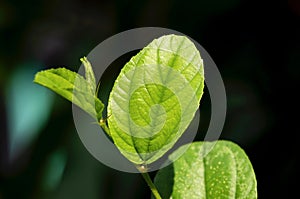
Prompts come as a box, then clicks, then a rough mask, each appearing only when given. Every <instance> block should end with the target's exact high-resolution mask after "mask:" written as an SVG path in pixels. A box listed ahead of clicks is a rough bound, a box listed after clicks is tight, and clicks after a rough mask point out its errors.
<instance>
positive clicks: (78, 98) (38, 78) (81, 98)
mask: <svg viewBox="0 0 300 199" xmlns="http://www.w3.org/2000/svg"><path fill="white" fill-rule="evenodd" d="M34 82H35V83H38V84H40V85H42V86H45V87H47V88H49V89H51V90H52V91H54V92H56V93H57V94H59V95H61V96H62V97H64V98H66V99H67V100H69V101H71V102H73V103H74V104H76V105H77V106H79V107H80V108H82V109H83V110H84V111H86V112H87V113H88V114H90V115H91V116H92V117H93V118H95V119H96V120H97V121H99V120H100V119H101V117H102V111H103V108H104V105H103V103H102V102H101V101H100V100H99V99H98V98H97V97H96V96H95V94H94V93H92V92H91V91H92V90H93V89H92V88H91V87H90V84H89V83H88V82H87V81H86V80H85V79H84V78H83V77H82V76H81V75H79V74H77V73H75V72H72V71H70V70H68V69H66V68H57V69H49V70H44V71H41V72H38V73H37V74H36V75H35V78H34ZM75 82H76V86H75Z"/></svg>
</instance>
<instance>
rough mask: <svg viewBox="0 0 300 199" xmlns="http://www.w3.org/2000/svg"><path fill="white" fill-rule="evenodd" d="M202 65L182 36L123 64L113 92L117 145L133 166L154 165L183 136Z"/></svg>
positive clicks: (198, 95)
mask: <svg viewBox="0 0 300 199" xmlns="http://www.w3.org/2000/svg"><path fill="white" fill-rule="evenodd" d="M203 87H204V72H203V63H202V59H201V57H200V54H199V51H198V50H197V48H196V47H195V45H194V44H193V43H192V42H191V41H190V40H189V39H188V38H187V37H184V36H176V35H166V36H162V37H160V38H158V39H155V40H154V41H152V42H151V43H150V44H149V45H147V46H146V47H145V48H144V49H142V50H141V51H140V52H139V53H138V54H137V55H136V56H134V57H132V58H131V60H130V61H129V62H128V63H127V64H126V65H125V66H124V68H123V69H122V71H121V73H120V74H119V76H118V78H117V80H116V81H115V84H114V87H113V89H112V91H111V93H110V97H109V103H108V115H109V116H110V117H109V118H108V125H109V128H110V132H111V136H112V138H113V140H114V143H115V144H116V146H117V147H118V148H119V150H120V151H121V153H122V154H123V155H124V156H125V157H127V158H128V159H129V160H130V161H132V162H133V163H135V164H150V163H152V162H154V161H156V160H157V159H158V158H160V157H161V156H162V155H163V154H164V153H166V151H168V150H169V149H170V148H171V147H172V146H173V145H174V144H175V142H176V141H177V140H178V139H179V138H180V136H181V135H182V134H183V132H184V131H185V129H186V128H187V127H188V125H189V123H190V122H191V120H192V119H193V117H194V114H195V112H196V110H197V109H198V106H199V102H200V99H201V96H202V94H203Z"/></svg>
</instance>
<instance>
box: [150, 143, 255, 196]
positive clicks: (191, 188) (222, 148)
mask: <svg viewBox="0 0 300 199" xmlns="http://www.w3.org/2000/svg"><path fill="white" fill-rule="evenodd" d="M214 144H215V145H214ZM185 147H187V146H183V147H181V148H179V149H178V150H176V151H175V152H174V153H173V154H171V155H170V157H169V159H170V160H172V161H173V160H174V158H176V157H177V156H178V154H177V153H181V152H182V150H184V149H186V148H185ZM207 152H208V154H207V155H204V154H206V153H207ZM154 184H155V185H156V186H157V188H158V191H159V192H160V193H161V194H162V198H171V197H172V198H173V199H175V198H190V199H193V198H197V199H202V198H203V199H218V198H220V199H222V198H224V199H225V198H226V199H242V198H243V199H255V198H257V190H256V179H255V174H254V171H253V168H252V165H251V162H250V160H249V159H248V157H247V155H246V154H245V152H244V151H243V150H242V149H241V148H240V147H239V146H238V145H236V144H234V143H232V142H229V141H217V142H194V143H192V144H191V145H190V147H189V148H188V149H187V150H186V151H185V153H184V154H183V155H182V156H181V157H180V158H178V159H177V160H175V162H173V163H172V164H171V165H169V166H167V167H165V168H163V169H161V170H160V171H159V172H158V173H157V175H156V177H155V179H154Z"/></svg>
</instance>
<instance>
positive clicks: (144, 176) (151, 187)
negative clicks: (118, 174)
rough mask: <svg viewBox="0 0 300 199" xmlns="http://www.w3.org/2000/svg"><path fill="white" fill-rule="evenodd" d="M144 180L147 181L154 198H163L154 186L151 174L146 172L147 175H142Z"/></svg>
mask: <svg viewBox="0 0 300 199" xmlns="http://www.w3.org/2000/svg"><path fill="white" fill-rule="evenodd" d="M141 174H142V176H143V178H144V179H145V181H146V182H147V184H148V186H149V187H150V189H151V191H152V193H153V195H154V197H155V198H156V199H161V196H160V195H159V193H158V190H157V189H156V187H155V185H154V184H153V182H152V180H151V178H150V176H149V174H148V173H147V172H146V173H141Z"/></svg>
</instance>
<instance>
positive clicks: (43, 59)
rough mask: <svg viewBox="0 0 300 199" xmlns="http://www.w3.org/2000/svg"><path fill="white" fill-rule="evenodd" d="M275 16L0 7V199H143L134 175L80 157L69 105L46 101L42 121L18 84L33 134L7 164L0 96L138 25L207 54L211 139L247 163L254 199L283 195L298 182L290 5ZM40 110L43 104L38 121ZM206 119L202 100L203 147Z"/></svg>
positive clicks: (209, 7) (225, 6)
mask: <svg viewBox="0 0 300 199" xmlns="http://www.w3.org/2000/svg"><path fill="white" fill-rule="evenodd" d="M283 8H286V7H285V6H282V5H276V3H274V2H272V3H269V2H263V1H258V0H254V1H250V0H244V1H241V0H230V1H222V0H213V1H209V0H205V1H203V0H189V1H179V0H166V1H158V0H152V1H150V0H133V1H128V0H125V1H122V0H116V1H108V0H102V1H94V0H86V1H83V0H74V1H71V0H65V1H58V0H54V1H44V0H42V1H38V0H28V1H20V0H10V1H8V0H3V1H1V2H0V99H1V100H0V129H1V131H0V199H3V198H4V199H7V198H8V199H10V198H22V199H23V198H24V199H26V198H33V199H35V198H49V199H50V198H74V199H76V198H150V191H149V190H148V187H147V186H146V184H145V183H144V182H143V180H142V178H141V176H140V175H138V174H127V173H122V172H119V171H115V170H112V169H110V168H108V167H106V166H105V165H103V164H101V163H99V162H98V161H97V160H95V159H94V158H93V157H92V156H91V155H90V154H89V153H88V152H87V150H86V149H85V148H84V146H83V145H82V143H81V142H80V139H79V137H78V136H77V133H76V130H75V127H74V124H73V120H72V112H71V104H70V103H68V102H67V101H65V100H64V99H62V98H61V97H59V96H57V95H54V97H53V102H52V103H53V107H52V108H51V111H49V113H48V116H47V117H44V120H45V121H44V122H43V121H42V120H43V117H37V118H35V117H34V116H33V115H32V114H29V112H28V113H27V110H31V109H33V108H34V107H35V103H29V104H27V103H25V102H24V103H23V106H22V99H23V98H22V97H24V99H25V98H26V97H25V96H24V95H30V98H28V99H32V100H37V101H39V100H41V98H40V97H39V96H34V95H32V94H31V92H32V90H28V89H31V88H30V87H26V86H25V83H24V84H23V83H22V82H21V81H20V82H19V84H20V86H19V87H16V88H15V87H14V89H17V90H14V91H11V92H15V93H19V94H20V96H18V98H20V103H21V106H20V108H18V109H19V110H17V113H18V112H19V113H20V115H22V117H28V118H27V119H28V120H29V121H30V120H31V119H33V120H35V122H36V123H37V124H39V127H38V131H37V133H36V135H35V136H34V137H32V138H30V139H31V141H30V142H29V143H30V144H29V145H27V146H26V147H25V148H23V149H22V151H21V152H20V153H19V155H18V156H17V157H15V159H13V160H10V159H9V148H10V147H11V146H10V137H11V134H10V133H11V131H10V127H9V124H15V125H16V126H17V125H19V124H20V122H21V121H19V120H20V119H19V117H14V118H13V117H9V115H11V110H10V109H9V107H10V106H12V103H13V102H14V100H15V98H16V97H13V98H7V97H8V96H7V89H10V88H11V87H10V85H11V81H12V79H13V77H14V76H15V75H16V73H18V71H38V70H41V69H43V68H51V67H59V66H65V67H67V68H69V69H72V70H77V69H78V68H79V65H80V62H79V58H80V57H82V56H84V55H87V54H88V53H89V52H90V51H91V50H92V49H93V48H94V47H95V46H96V45H97V44H98V43H100V42H101V41H103V40H105V39H106V38H107V37H109V36H111V35H113V34H116V33H118V32H120V31H124V30H127V29H130V28H135V27H143V26H159V27H166V28H170V29H174V30H177V31H180V32H183V33H184V34H186V35H189V36H191V37H192V38H193V39H195V40H196V41H198V42H199V43H200V44H201V45H202V46H203V47H204V48H205V49H206V50H207V52H208V53H209V54H210V55H211V57H212V58H213V59H214V61H215V62H216V64H217V66H218V68H219V70H220V72H221V74H222V76H223V80H224V83H225V87H226V90H227V97H228V112H227V120H226V124H225V127H224V131H223V132H222V136H221V138H223V139H228V140H232V141H234V142H237V143H238V144H240V145H241V146H242V148H244V149H245V151H246V153H247V154H248V155H249V158H250V160H251V161H252V164H253V167H254V170H255V172H256V176H257V181H258V195H259V197H261V198H277V197H279V196H280V194H281V193H283V189H284V188H286V189H290V190H293V189H294V188H295V187H296V185H295V184H293V182H295V181H296V177H295V176H296V173H295V172H298V173H299V171H296V160H297V158H298V155H297V153H296V151H297V146H298V145H297V143H296V141H297V140H298V139H297V138H299V134H296V132H297V131H296V130H293V127H295V124H297V121H296V120H297V119H298V118H297V116H296V117H292V115H293V114H292V113H294V112H296V109H295V108H294V107H291V108H289V107H288V106H289V105H296V104H297V102H298V100H297V99H296V97H295V96H294V92H297V91H298V90H299V88H297V86H296V85H297V82H298V81H297V80H298V79H299V65H300V63H299V62H300V61H299V55H300V47H299V46H300V45H299V33H300V32H299V17H300V9H299V1H297V0H289V1H288V6H287V12H284V11H282V9H283ZM284 15H286V16H287V18H288V22H289V23H287V22H285V21H284V20H283V18H285V16H284ZM289 24H290V25H289ZM130 56H131V54H128V57H123V58H120V59H118V60H117V61H115V62H114V63H113V64H112V65H114V64H115V66H112V67H111V68H110V70H109V71H108V72H107V74H109V75H107V76H106V77H111V78H113V77H115V75H116V74H117V73H118V70H119V68H120V67H121V66H122V65H123V64H124V63H125V62H126V60H128V59H129V58H130ZM31 63H32V64H31ZM41 66H42V68H41ZM295 66H297V67H295ZM117 68H118V69H117ZM22 75H23V76H24V77H26V76H27V75H28V73H27V72H23V73H21V76H22ZM20 78H22V77H20ZM108 79H109V78H108ZM32 80H33V76H32ZM103 81H104V80H103ZM111 81H112V80H110V81H109V80H107V84H101V87H103V89H104V90H103V93H102V95H104V96H100V97H102V98H105V95H107V94H108V93H109V91H110V86H111V85H112V83H111ZM109 82H110V83H109ZM27 83H28V82H27ZM26 89H27V90H26ZM42 90H43V89H42ZM205 93H208V91H207V90H205ZM22 95H23V96H22ZM279 96H282V97H279ZM49 97H50V96H49ZM282 98H283V99H282ZM7 99H9V100H7ZM104 101H105V100H104ZM49 103H50V102H49ZM26 106H29V107H26ZM48 106H50V104H48V102H47V101H45V102H44V106H41V107H40V110H42V111H41V112H43V111H47V107H48ZM287 110H289V111H291V113H289V112H287ZM296 115H297V113H296ZM209 117H210V99H209V97H208V95H207V94H204V96H203V99H202V101H201V122H200V129H199V134H198V136H197V138H196V140H201V139H202V138H203V136H204V135H203V134H204V133H205V132H206V129H207V126H208V123H209ZM16 118H18V119H16ZM21 134H23V135H22V136H25V137H26V136H29V134H30V133H29V134H28V132H26V131H25V129H24V131H23V132H21ZM152 175H154V174H152ZM294 190H296V189H294ZM287 193H288V194H291V191H287ZM285 196H287V195H285Z"/></svg>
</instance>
